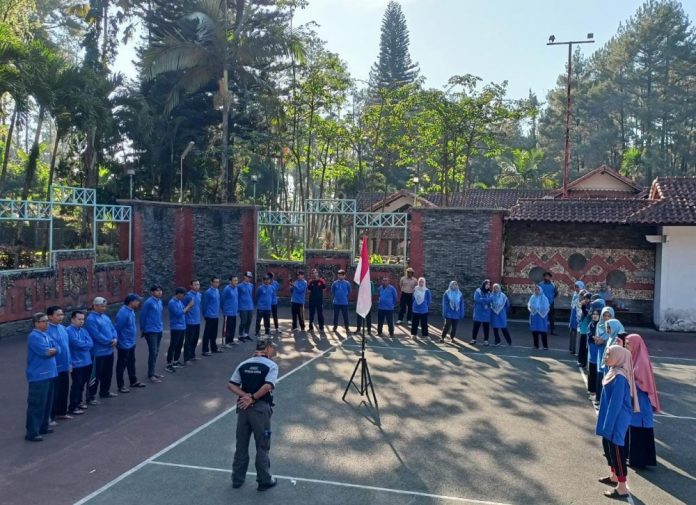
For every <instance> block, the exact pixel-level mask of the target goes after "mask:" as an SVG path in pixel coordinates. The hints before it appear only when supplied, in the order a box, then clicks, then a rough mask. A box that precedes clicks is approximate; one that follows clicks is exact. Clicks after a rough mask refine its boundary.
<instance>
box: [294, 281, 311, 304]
mask: <svg viewBox="0 0 696 505" xmlns="http://www.w3.org/2000/svg"><path fill="white" fill-rule="evenodd" d="M290 294H291V296H290V301H291V302H292V303H301V304H304V302H305V297H306V296H307V281H306V280H304V279H302V280H300V279H295V282H293V283H292V288H291V289H290Z"/></svg>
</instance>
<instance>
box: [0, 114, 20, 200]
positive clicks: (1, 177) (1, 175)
mask: <svg viewBox="0 0 696 505" xmlns="http://www.w3.org/2000/svg"><path fill="white" fill-rule="evenodd" d="M16 122H17V109H16V108H15V110H14V111H13V112H12V118H11V119H10V129H9V130H7V139H5V152H4V153H3V157H2V171H1V172H0V195H2V193H3V191H4V190H5V179H6V178H7V164H8V162H9V159H10V146H11V145H12V134H13V133H14V127H15V123H16Z"/></svg>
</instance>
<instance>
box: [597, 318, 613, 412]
mask: <svg viewBox="0 0 696 505" xmlns="http://www.w3.org/2000/svg"><path fill="white" fill-rule="evenodd" d="M613 318H614V309H613V308H611V307H604V308H603V309H602V310H600V312H599V321H598V322H597V329H596V332H595V342H596V343H597V386H596V392H595V400H594V404H595V407H597V406H599V399H600V398H601V396H602V379H603V378H604V373H605V372H606V371H607V366H606V364H605V363H604V353H605V352H606V350H607V348H608V346H609V345H611V344H608V342H609V333H607V322H608V321H609V320H610V319H613Z"/></svg>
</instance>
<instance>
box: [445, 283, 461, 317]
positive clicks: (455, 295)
mask: <svg viewBox="0 0 696 505" xmlns="http://www.w3.org/2000/svg"><path fill="white" fill-rule="evenodd" d="M445 294H446V295H447V298H448V299H449V305H450V308H451V309H452V310H459V304H460V303H461V302H462V292H461V291H459V284H457V281H452V282H450V283H449V287H448V288H447V291H445Z"/></svg>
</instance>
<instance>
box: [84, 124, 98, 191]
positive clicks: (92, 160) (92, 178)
mask: <svg viewBox="0 0 696 505" xmlns="http://www.w3.org/2000/svg"><path fill="white" fill-rule="evenodd" d="M96 139H97V127H96V126H90V128H89V130H87V137H86V139H85V142H86V143H87V145H86V146H85V150H84V151H83V152H82V161H83V163H84V166H85V175H84V184H85V187H86V188H96V187H97V184H98V183H99V174H98V173H97V147H96V145H95V144H96V141H97V140H96Z"/></svg>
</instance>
